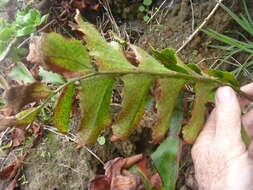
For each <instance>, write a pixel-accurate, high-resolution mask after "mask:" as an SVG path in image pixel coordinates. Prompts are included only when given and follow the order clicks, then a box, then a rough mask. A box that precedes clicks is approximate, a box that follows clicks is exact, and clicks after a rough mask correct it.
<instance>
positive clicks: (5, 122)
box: [0, 114, 18, 132]
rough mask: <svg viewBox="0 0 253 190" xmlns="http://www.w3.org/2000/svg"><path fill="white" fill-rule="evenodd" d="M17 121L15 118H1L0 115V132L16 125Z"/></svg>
mask: <svg viewBox="0 0 253 190" xmlns="http://www.w3.org/2000/svg"><path fill="white" fill-rule="evenodd" d="M17 121H18V119H17V118H16V117H15V116H9V117H7V116H3V115H1V114H0V132H1V131H3V130H5V129H6V128H8V127H11V126H13V125H15V124H16V122H17Z"/></svg>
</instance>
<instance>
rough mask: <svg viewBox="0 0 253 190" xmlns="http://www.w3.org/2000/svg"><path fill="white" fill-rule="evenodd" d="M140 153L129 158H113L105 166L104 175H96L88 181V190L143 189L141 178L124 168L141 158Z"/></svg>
mask: <svg viewBox="0 0 253 190" xmlns="http://www.w3.org/2000/svg"><path fill="white" fill-rule="evenodd" d="M142 157H143V155H142V154H139V155H135V156H132V157H129V158H121V157H118V158H115V159H113V160H110V161H108V162H107V163H106V164H105V166H104V169H105V175H102V176H97V177H96V178H95V179H93V180H92V181H91V182H90V188H89V190H100V189H101V190H102V189H103V190H144V185H143V183H142V181H141V178H140V177H139V176H137V175H136V174H134V173H132V172H130V171H128V170H126V169H125V168H129V167H131V166H133V165H134V164H135V163H136V162H138V161H139V160H141V159H142Z"/></svg>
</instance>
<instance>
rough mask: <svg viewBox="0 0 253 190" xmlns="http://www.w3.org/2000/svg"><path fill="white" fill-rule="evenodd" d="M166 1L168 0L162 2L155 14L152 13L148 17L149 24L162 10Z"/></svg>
mask: <svg viewBox="0 0 253 190" xmlns="http://www.w3.org/2000/svg"><path fill="white" fill-rule="evenodd" d="M166 1H167V0H164V1H163V2H162V4H161V5H160V6H159V7H158V9H157V10H156V12H155V13H154V14H153V15H151V17H150V18H149V19H148V21H147V24H149V23H150V21H151V20H152V19H153V18H154V16H155V15H156V14H157V13H158V12H159V11H160V9H161V8H162V6H163V5H164V4H165V3H166Z"/></svg>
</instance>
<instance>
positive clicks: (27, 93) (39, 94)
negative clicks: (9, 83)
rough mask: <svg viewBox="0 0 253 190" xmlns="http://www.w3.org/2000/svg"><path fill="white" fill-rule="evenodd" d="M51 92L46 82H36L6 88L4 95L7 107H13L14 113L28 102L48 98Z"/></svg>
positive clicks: (12, 111)
mask: <svg viewBox="0 0 253 190" xmlns="http://www.w3.org/2000/svg"><path fill="white" fill-rule="evenodd" d="M49 94H50V90H49V89H48V88H47V87H46V86H45V84H43V83H40V82H35V83H32V84H28V85H20V86H15V87H12V88H9V89H7V90H5V92H4V95H3V97H4V100H5V102H6V107H7V108H9V109H11V113H12V114H16V113H18V112H19V111H20V110H21V109H22V108H23V107H24V106H25V105H27V104H28V103H31V102H34V101H36V100H39V99H43V98H46V97H47V96H48V95H49Z"/></svg>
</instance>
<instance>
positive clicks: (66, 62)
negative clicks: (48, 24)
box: [27, 33, 93, 76]
mask: <svg viewBox="0 0 253 190" xmlns="http://www.w3.org/2000/svg"><path fill="white" fill-rule="evenodd" d="M27 60H28V61H31V62H32V63H35V64H39V65H42V66H44V67H45V68H46V69H49V70H51V71H53V72H56V73H60V74H65V75H66V76H76V75H82V74H84V73H86V72H90V71H93V67H92V65H91V63H90V58H89V54H88V52H87V50H86V48H85V46H84V45H83V44H82V43H81V42H80V41H78V40H74V39H67V38H64V37H63V36H61V35H60V34H57V33H49V34H42V35H41V36H40V37H35V38H34V39H33V40H32V43H31V44H30V52H29V55H28V56H27Z"/></svg>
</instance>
